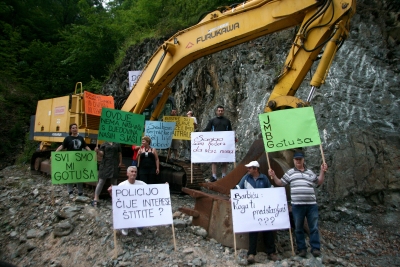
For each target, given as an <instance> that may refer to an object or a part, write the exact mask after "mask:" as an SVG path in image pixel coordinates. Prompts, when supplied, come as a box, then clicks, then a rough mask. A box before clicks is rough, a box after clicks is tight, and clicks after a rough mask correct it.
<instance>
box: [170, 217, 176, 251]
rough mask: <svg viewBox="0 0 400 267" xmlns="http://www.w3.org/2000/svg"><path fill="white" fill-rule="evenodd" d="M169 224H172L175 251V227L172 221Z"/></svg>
mask: <svg viewBox="0 0 400 267" xmlns="http://www.w3.org/2000/svg"><path fill="white" fill-rule="evenodd" d="M171 226H172V237H173V238H174V250H175V251H176V240H175V228H174V223H172V224H171Z"/></svg>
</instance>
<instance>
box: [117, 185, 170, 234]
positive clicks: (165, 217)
mask: <svg viewBox="0 0 400 267" xmlns="http://www.w3.org/2000/svg"><path fill="white" fill-rule="evenodd" d="M112 207H113V225H114V229H127V228H136V227H144V226H156V225H168V224H172V208H171V196H170V194H169V186H168V184H151V185H131V186H129V185H128V186H113V187H112Z"/></svg>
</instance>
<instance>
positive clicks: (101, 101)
mask: <svg viewBox="0 0 400 267" xmlns="http://www.w3.org/2000/svg"><path fill="white" fill-rule="evenodd" d="M83 97H84V99H85V113H86V114H89V115H96V116H101V109H102V108H110V109H114V98H113V97H112V96H104V95H96V94H92V93H90V92H87V91H85V92H84V95H83Z"/></svg>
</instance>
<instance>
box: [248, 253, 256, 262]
mask: <svg viewBox="0 0 400 267" xmlns="http://www.w3.org/2000/svg"><path fill="white" fill-rule="evenodd" d="M255 262H256V260H255V259H254V255H253V254H250V255H249V256H247V263H248V264H253V263H255Z"/></svg>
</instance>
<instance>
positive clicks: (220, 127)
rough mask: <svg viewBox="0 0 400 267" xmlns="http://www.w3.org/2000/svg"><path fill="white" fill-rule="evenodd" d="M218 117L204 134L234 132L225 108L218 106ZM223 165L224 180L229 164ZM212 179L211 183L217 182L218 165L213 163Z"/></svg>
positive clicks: (212, 120)
mask: <svg viewBox="0 0 400 267" xmlns="http://www.w3.org/2000/svg"><path fill="white" fill-rule="evenodd" d="M215 113H216V114H217V117H215V118H213V119H211V120H210V121H209V122H208V124H207V127H206V128H205V129H204V130H203V132H217V131H232V125H231V121H230V120H228V119H227V118H225V117H224V107H223V106H218V107H217V110H216V112H215ZM221 165H222V178H224V177H225V175H226V169H227V163H221ZM211 171H212V177H211V179H210V182H215V181H217V164H216V163H212V165H211Z"/></svg>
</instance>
